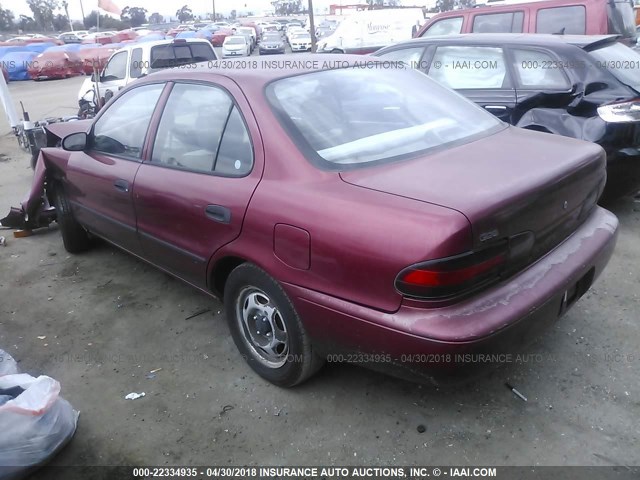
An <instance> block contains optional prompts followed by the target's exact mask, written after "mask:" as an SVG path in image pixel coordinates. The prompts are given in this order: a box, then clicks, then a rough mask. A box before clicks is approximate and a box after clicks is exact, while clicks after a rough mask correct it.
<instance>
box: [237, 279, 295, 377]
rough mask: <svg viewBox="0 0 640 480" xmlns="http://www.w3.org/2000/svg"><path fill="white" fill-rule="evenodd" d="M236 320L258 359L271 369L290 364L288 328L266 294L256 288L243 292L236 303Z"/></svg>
mask: <svg viewBox="0 0 640 480" xmlns="http://www.w3.org/2000/svg"><path fill="white" fill-rule="evenodd" d="M236 319H237V321H238V322H239V327H240V329H241V331H242V332H243V333H244V335H243V339H244V341H245V343H246V345H247V346H248V347H249V350H250V351H251V352H252V353H253V354H254V357H255V359H256V360H258V361H259V362H260V363H262V364H263V365H265V366H267V367H269V368H279V367H281V366H283V365H284V364H285V363H286V362H287V356H288V355H289V335H288V333H287V327H286V325H285V323H284V321H283V319H282V315H281V314H280V312H279V311H278V308H277V307H276V305H275V304H274V303H273V302H271V299H270V298H269V297H268V296H267V294H266V293H264V292H263V291H262V290H260V289H258V288H255V287H247V288H245V289H244V290H242V291H241V292H240V295H239V296H238V302H237V304H236Z"/></svg>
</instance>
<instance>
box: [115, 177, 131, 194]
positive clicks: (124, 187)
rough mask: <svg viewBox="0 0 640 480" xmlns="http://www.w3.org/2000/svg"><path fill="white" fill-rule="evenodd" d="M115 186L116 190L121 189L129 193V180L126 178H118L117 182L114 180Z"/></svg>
mask: <svg viewBox="0 0 640 480" xmlns="http://www.w3.org/2000/svg"><path fill="white" fill-rule="evenodd" d="M113 186H114V187H115V188H116V190H119V191H121V192H123V193H129V182H127V181H126V180H116V181H115V182H113Z"/></svg>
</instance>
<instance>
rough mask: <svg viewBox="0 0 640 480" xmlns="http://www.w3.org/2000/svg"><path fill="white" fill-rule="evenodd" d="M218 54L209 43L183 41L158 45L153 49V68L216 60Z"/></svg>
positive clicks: (159, 68)
mask: <svg viewBox="0 0 640 480" xmlns="http://www.w3.org/2000/svg"><path fill="white" fill-rule="evenodd" d="M215 59H216V54H215V52H214V51H213V48H211V47H210V46H209V45H208V44H206V43H204V42H201V43H195V42H194V43H183V44H174V43H172V44H167V45H158V46H156V47H153V48H152V49H151V59H150V60H151V63H150V66H151V70H161V69H163V68H171V67H177V66H180V65H187V64H189V63H197V62H206V61H209V60H215Z"/></svg>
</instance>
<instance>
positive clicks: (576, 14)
mask: <svg viewBox="0 0 640 480" xmlns="http://www.w3.org/2000/svg"><path fill="white" fill-rule="evenodd" d="M585 17H586V13H585V8H584V6H582V5H577V6H574V7H555V8H542V9H540V10H538V16H537V20H536V33H554V34H558V35H584V34H585V31H586V18H585Z"/></svg>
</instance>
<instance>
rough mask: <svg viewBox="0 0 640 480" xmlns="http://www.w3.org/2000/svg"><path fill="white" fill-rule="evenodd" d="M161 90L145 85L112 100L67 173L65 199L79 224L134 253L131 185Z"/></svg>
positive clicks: (160, 85) (72, 157)
mask: <svg viewBox="0 0 640 480" xmlns="http://www.w3.org/2000/svg"><path fill="white" fill-rule="evenodd" d="M163 88H164V84H163V83H158V84H146V85H142V86H139V87H136V88H133V89H131V90H128V91H127V92H124V93H123V95H120V96H119V97H118V98H116V99H115V100H114V102H113V103H111V104H110V105H109V106H108V107H107V108H106V109H105V110H103V111H102V112H101V114H100V116H99V117H98V118H97V119H96V121H95V122H94V124H93V127H92V129H91V131H90V132H89V136H88V141H87V149H86V150H85V151H83V152H73V153H71V154H70V156H69V161H68V166H67V169H66V172H67V176H66V185H65V189H66V194H67V196H68V197H69V200H70V202H71V206H72V210H73V212H74V215H75V216H76V218H77V219H78V221H79V222H80V223H81V224H83V225H84V226H85V227H87V228H88V229H89V230H90V231H91V232H93V233H95V234H97V235H99V236H102V237H104V238H106V239H107V240H109V241H111V242H113V243H115V244H116V245H118V246H120V247H122V248H124V249H125V250H128V251H130V252H132V253H139V251H140V248H139V247H140V245H139V241H138V236H137V233H136V217H135V212H134V209H133V199H132V196H131V195H132V186H133V183H134V179H135V176H136V173H137V171H138V168H139V167H140V164H141V161H142V157H143V152H144V149H145V146H146V143H145V139H146V135H147V130H148V127H149V124H150V121H151V117H152V114H153V112H154V109H155V107H156V104H157V102H158V99H159V98H160V95H161V93H162V90H163Z"/></svg>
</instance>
